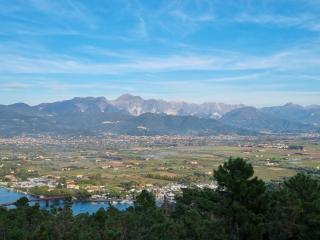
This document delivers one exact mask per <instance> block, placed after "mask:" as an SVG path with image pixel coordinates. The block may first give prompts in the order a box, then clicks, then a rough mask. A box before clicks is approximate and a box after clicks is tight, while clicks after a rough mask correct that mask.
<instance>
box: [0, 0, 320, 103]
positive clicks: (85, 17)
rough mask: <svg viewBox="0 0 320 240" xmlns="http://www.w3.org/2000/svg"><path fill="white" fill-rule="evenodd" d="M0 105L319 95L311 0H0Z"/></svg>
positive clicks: (316, 21) (318, 48) (319, 15)
mask: <svg viewBox="0 0 320 240" xmlns="http://www.w3.org/2000/svg"><path fill="white" fill-rule="evenodd" d="M0 6H1V8H0V104H11V103H15V102H25V103H28V104H31V105H35V104H38V103H41V102H52V101H57V100H63V99H70V98H73V97H84V96H105V97H106V98H108V99H114V98H116V97H118V96H119V95H121V94H124V93H130V94H133V95H140V96H142V97H144V98H157V99H159V98H162V99H166V100H184V101H188V102H197V103H200V102H208V101H210V102H224V103H243V104H247V105H253V106H271V105H282V104H285V103H287V102H294V103H297V104H301V105H310V104H320V0H303V1H302V0H301V1H300V0H286V1H284V0H252V1H250V0H246V1H243V0H190V1H189V0H167V1H162V0H114V1H113V0H108V1H104V0H90V1H87V0H82V1H81V0H0Z"/></svg>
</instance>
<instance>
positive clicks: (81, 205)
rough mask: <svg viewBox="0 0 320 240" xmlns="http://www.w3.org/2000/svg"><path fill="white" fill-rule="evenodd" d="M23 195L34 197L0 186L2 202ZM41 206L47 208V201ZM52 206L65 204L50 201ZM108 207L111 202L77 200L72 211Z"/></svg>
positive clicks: (120, 208) (126, 204) (125, 206)
mask: <svg viewBox="0 0 320 240" xmlns="http://www.w3.org/2000/svg"><path fill="white" fill-rule="evenodd" d="M21 197H28V198H29V199H31V198H32V196H29V195H26V194H24V193H19V192H15V191H12V190H9V189H6V188H0V204H1V203H7V202H14V201H16V200H17V199H19V198H21ZM40 206H41V207H42V208H45V203H44V202H40ZM50 206H56V207H58V206H60V207H61V206H63V201H50ZM130 206H131V205H130V204H128V203H118V204H116V205H115V207H116V208H117V209H119V210H125V209H127V208H128V207H130ZM108 207H109V204H108V203H107V202H105V203H104V202H99V203H94V202H75V203H73V204H72V211H73V213H74V214H75V215H77V214H79V213H94V212H96V211H98V210H99V209H100V208H104V209H107V208H108Z"/></svg>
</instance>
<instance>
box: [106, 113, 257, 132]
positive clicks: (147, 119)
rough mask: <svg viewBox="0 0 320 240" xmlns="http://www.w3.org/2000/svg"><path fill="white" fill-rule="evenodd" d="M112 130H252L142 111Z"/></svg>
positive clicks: (210, 120)
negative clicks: (142, 112)
mask: <svg viewBox="0 0 320 240" xmlns="http://www.w3.org/2000/svg"><path fill="white" fill-rule="evenodd" d="M112 131H114V132H117V133H121V134H129V135H163V134H165V135H219V134H238V135H252V134H254V132H253V131H248V130H243V129H239V128H235V127H231V126H227V125H224V124H223V123H220V122H219V121H217V120H215V119H203V118H198V117H194V116H172V115H165V114H153V113H144V114H142V115H140V116H138V117H134V118H130V119H127V120H125V121H122V122H120V123H119V124H116V125H113V128H112Z"/></svg>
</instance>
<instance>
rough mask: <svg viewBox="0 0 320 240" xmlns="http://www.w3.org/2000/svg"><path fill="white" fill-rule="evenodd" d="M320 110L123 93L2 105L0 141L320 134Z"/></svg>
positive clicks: (289, 105)
mask: <svg viewBox="0 0 320 240" xmlns="http://www.w3.org/2000/svg"><path fill="white" fill-rule="evenodd" d="M319 128H320V106H318V105H313V106H307V107H303V106H300V105H296V104H292V103H289V104H286V105H284V106H275V107H266V108H260V109H258V108H254V107H249V106H244V105H242V104H236V105H229V104H224V103H211V102H207V103H202V104H195V103H187V102H177V101H164V100H161V99H160V100H157V99H148V100H145V99H143V98H141V97H139V96H132V95H129V94H124V95H122V96H120V97H119V98H117V99H115V100H108V99H106V98H105V97H85V98H73V99H71V100H65V101H59V102H53V103H42V104H39V105H36V106H29V105H27V104H24V103H16V104H12V105H0V136H15V135H26V134H27V135H28V134H70V135H80V134H89V135H90V134H128V135H219V134H225V135H227V134H237V135H255V134H261V133H264V134H267V133H278V134H281V133H306V132H319Z"/></svg>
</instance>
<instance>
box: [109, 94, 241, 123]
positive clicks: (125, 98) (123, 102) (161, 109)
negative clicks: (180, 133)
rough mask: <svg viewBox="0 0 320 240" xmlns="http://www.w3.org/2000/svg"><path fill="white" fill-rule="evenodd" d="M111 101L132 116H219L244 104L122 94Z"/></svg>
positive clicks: (215, 117)
mask: <svg viewBox="0 0 320 240" xmlns="http://www.w3.org/2000/svg"><path fill="white" fill-rule="evenodd" d="M111 103H112V104H113V105H114V106H116V107H118V108H120V109H123V110H126V111H127V112H129V113H130V114H132V115H134V116H139V115H141V114H143V113H148V112H149V113H165V114H169V115H176V116H189V115H190V116H197V117H204V118H214V119H217V118H220V117H221V116H222V115H223V114H225V113H226V112H228V111H231V110H233V109H236V108H240V107H244V105H241V104H237V105H230V104H224V103H213V102H207V103H202V104H194V103H187V102H178V101H164V100H161V99H159V100H157V99H148V100H145V99H143V98H141V97H139V96H133V95H130V94H124V95H122V96H120V97H119V98H117V99H115V100H114V101H111Z"/></svg>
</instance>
